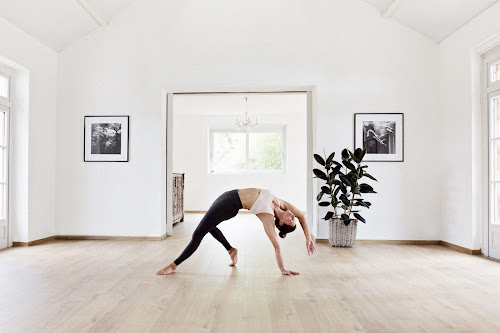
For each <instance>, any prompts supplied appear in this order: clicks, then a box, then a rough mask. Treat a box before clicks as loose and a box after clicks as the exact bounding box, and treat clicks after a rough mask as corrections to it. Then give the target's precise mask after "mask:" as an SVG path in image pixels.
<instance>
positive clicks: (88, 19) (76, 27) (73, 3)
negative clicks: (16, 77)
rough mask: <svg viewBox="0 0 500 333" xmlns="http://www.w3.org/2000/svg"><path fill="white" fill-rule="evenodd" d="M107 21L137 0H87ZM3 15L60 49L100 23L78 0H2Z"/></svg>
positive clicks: (37, 37) (0, 7) (1, 11)
mask: <svg viewBox="0 0 500 333" xmlns="http://www.w3.org/2000/svg"><path fill="white" fill-rule="evenodd" d="M83 1H84V2H87V3H88V4H89V5H90V6H91V7H92V8H93V9H95V11H96V12H97V13H98V15H99V16H101V17H103V18H104V19H105V20H106V21H107V22H109V21H110V20H111V18H112V17H113V16H114V15H116V14H117V13H118V12H119V11H120V10H122V9H123V8H125V7H127V6H129V5H130V4H131V3H132V2H134V1H136V0H83ZM0 16H1V17H3V18H5V19H6V20H7V21H9V22H11V23H13V24H14V25H16V26H17V27H19V28H20V29H22V30H24V31H25V32H27V33H28V34H30V35H31V36H33V37H35V38H36V39H38V40H39V41H41V42H42V43H44V44H45V45H47V46H49V47H50V48H52V49H53V50H55V51H57V52H59V51H61V50H62V49H63V48H64V47H66V46H67V45H69V44H70V43H71V42H73V41H75V40H78V39H80V38H82V37H83V36H85V35H86V34H88V33H89V32H91V31H92V30H94V29H95V28H97V27H99V24H98V23H97V22H96V20H95V19H94V18H93V17H92V16H91V15H90V14H89V13H88V12H87V10H85V9H84V8H83V6H82V5H81V4H80V2H79V1H77V0H0Z"/></svg>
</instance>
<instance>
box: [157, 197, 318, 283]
mask: <svg viewBox="0 0 500 333" xmlns="http://www.w3.org/2000/svg"><path fill="white" fill-rule="evenodd" d="M242 208H244V209H248V210H250V212H251V213H254V214H255V215H257V217H258V218H259V219H260V220H261V221H262V223H263V225H264V231H265V232H266V234H267V236H268V237H269V240H270V241H271V243H272V244H273V246H274V250H275V254H276V262H277V263H278V267H279V269H280V270H281V273H282V274H284V275H298V274H300V273H299V272H294V271H290V270H287V269H285V267H284V266H283V259H282V257H281V250H280V244H279V241H278V236H277V235H276V231H275V229H274V228H275V227H276V228H278V230H279V231H280V232H279V236H280V237H281V238H285V237H286V234H287V233H289V232H292V231H294V230H295V227H296V223H295V217H297V219H298V220H299V222H300V225H301V226H302V230H303V231H304V235H305V236H306V249H307V253H308V254H313V253H314V251H315V250H316V248H315V247H314V243H313V241H312V239H311V234H310V232H309V226H308V225H307V220H306V218H305V216H304V214H302V212H301V211H300V210H298V209H297V208H296V207H295V206H294V205H292V204H291V203H288V202H286V201H285V200H279V199H278V198H276V197H275V196H274V194H272V193H271V192H270V191H268V190H263V189H262V190H261V189H258V188H246V189H239V190H232V191H227V192H225V193H224V194H222V195H221V196H220V197H218V198H217V200H215V202H214V203H213V204H212V206H211V207H210V209H209V210H208V212H207V213H206V214H205V216H204V217H203V219H202V220H201V222H200V224H199V225H198V227H197V228H196V230H195V231H194V233H193V237H192V239H191V242H189V244H188V246H186V248H185V249H184V251H183V252H182V253H181V255H180V256H179V257H178V258H177V259H175V260H174V261H173V262H172V263H171V264H170V265H168V266H167V267H165V268H163V269H162V270H160V271H159V272H158V273H157V274H158V275H166V274H171V273H174V272H175V271H176V269H177V266H178V265H180V264H181V263H182V262H183V261H184V260H186V259H187V258H189V257H190V256H191V255H192V254H193V252H194V251H196V249H197V248H198V246H199V245H200V242H201V240H202V239H203V237H205V235H206V234H207V233H209V232H210V233H211V234H212V236H214V238H215V239H216V240H218V241H219V242H220V243H221V244H222V245H223V246H224V247H225V248H226V250H227V251H228V253H229V256H230V257H231V264H230V266H234V265H236V262H237V261H238V250H237V249H235V248H234V247H232V246H231V245H229V242H228V241H227V240H226V238H225V237H224V235H223V234H222V232H221V231H220V230H219V229H218V228H217V225H218V224H219V223H221V222H222V221H225V220H229V219H230V218H232V217H235V216H236V215H237V214H238V211H239V210H240V209H242Z"/></svg>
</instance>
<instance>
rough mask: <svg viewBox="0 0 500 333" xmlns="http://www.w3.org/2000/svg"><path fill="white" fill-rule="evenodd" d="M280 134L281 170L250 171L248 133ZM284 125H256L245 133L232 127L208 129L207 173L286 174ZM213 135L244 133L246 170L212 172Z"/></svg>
mask: <svg viewBox="0 0 500 333" xmlns="http://www.w3.org/2000/svg"><path fill="white" fill-rule="evenodd" d="M276 132H281V170H250V169H249V168H248V163H249V162H248V161H249V154H250V140H249V137H250V133H276ZM286 132H287V131H286V125H258V126H255V127H253V128H252V129H249V130H246V131H239V130H237V129H235V128H234V127H228V126H217V127H209V129H208V137H209V140H208V141H209V147H208V173H209V174H210V175H249V174H253V175H254V174H283V175H285V174H286V172H287V163H286V161H287V149H286V148H287V145H286V142H287V137H286ZM214 133H246V153H245V160H246V169H244V170H235V171H214V170H213V149H214V139H213V137H214Z"/></svg>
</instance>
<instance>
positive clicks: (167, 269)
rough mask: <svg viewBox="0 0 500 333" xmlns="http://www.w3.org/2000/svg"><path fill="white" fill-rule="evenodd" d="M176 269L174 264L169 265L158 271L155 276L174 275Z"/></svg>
mask: <svg viewBox="0 0 500 333" xmlns="http://www.w3.org/2000/svg"><path fill="white" fill-rule="evenodd" d="M176 269H177V265H176V264H174V263H171V264H170V265H168V266H167V267H165V268H164V269H162V270H160V271H158V273H156V274H157V275H168V274H172V273H175V270H176Z"/></svg>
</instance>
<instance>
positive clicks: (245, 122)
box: [235, 97, 258, 132]
mask: <svg viewBox="0 0 500 333" xmlns="http://www.w3.org/2000/svg"><path fill="white" fill-rule="evenodd" d="M257 123H258V122H257V117H255V120H252V119H251V118H250V116H249V115H248V97H245V116H244V117H239V118H238V119H236V123H235V125H236V128H237V129H238V130H239V131H242V132H243V131H246V130H248V129H251V128H252V127H254V126H256V125H257Z"/></svg>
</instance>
